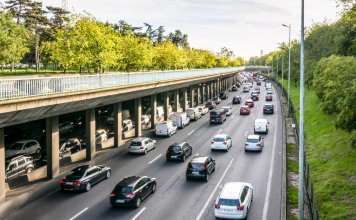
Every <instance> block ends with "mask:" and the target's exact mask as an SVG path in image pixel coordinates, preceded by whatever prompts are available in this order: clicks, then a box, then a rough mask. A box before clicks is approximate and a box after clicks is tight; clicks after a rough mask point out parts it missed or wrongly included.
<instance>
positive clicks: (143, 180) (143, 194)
mask: <svg viewBox="0 0 356 220" xmlns="http://www.w3.org/2000/svg"><path fill="white" fill-rule="evenodd" d="M156 187H157V183H156V179H155V178H152V177H148V176H128V177H125V178H123V179H121V180H120V182H119V183H117V184H116V186H115V188H114V189H113V191H112V192H111V193H110V204H111V206H113V207H118V206H119V207H120V206H133V207H135V208H139V207H140V206H141V202H142V200H144V199H145V198H147V197H148V196H149V195H150V194H152V193H154V192H155V191H156Z"/></svg>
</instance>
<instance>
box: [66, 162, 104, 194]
mask: <svg viewBox="0 0 356 220" xmlns="http://www.w3.org/2000/svg"><path fill="white" fill-rule="evenodd" d="M110 176H111V169H110V167H108V166H103V165H81V166H78V167H76V168H74V169H73V170H72V171H71V172H70V174H69V175H67V176H66V177H65V178H63V179H61V182H60V183H61V190H70V191H89V190H90V189H91V188H92V186H93V185H95V184H97V183H99V182H100V181H102V180H104V179H109V178H110Z"/></svg>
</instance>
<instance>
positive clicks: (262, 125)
mask: <svg viewBox="0 0 356 220" xmlns="http://www.w3.org/2000/svg"><path fill="white" fill-rule="evenodd" d="M268 125H269V122H268V121H267V119H264V118H257V119H256V120H255V122H254V125H253V126H254V129H253V131H254V133H255V134H257V133H264V134H268Z"/></svg>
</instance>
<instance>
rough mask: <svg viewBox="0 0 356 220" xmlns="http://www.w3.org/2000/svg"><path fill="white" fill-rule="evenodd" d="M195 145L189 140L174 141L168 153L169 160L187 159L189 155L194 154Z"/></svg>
mask: <svg viewBox="0 0 356 220" xmlns="http://www.w3.org/2000/svg"><path fill="white" fill-rule="evenodd" d="M192 152H193V147H192V146H191V145H190V144H188V143H187V142H180V143H179V142H174V143H172V144H171V145H170V146H169V147H168V149H167V153H166V159H167V161H170V160H181V161H185V159H186V158H187V157H189V156H190V155H192Z"/></svg>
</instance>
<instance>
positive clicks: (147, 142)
mask: <svg viewBox="0 0 356 220" xmlns="http://www.w3.org/2000/svg"><path fill="white" fill-rule="evenodd" d="M156 145H157V141H156V140H152V139H151V138H147V137H138V138H135V139H133V140H132V141H131V143H130V146H129V152H130V153H140V154H147V152H148V151H150V150H153V149H155V148H156Z"/></svg>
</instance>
